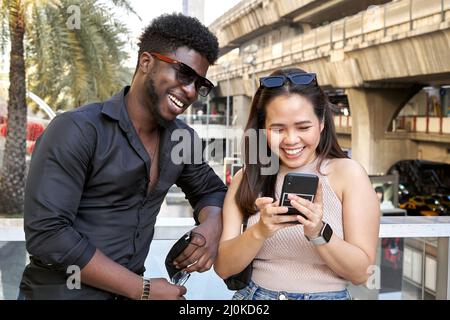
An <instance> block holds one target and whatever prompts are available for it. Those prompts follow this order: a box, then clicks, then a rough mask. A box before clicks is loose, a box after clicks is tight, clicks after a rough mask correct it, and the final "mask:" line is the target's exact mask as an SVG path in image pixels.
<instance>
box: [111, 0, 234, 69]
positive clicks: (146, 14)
mask: <svg viewBox="0 0 450 320" xmlns="http://www.w3.org/2000/svg"><path fill="white" fill-rule="evenodd" d="M129 1H130V3H131V5H132V6H133V8H134V9H135V11H136V12H137V13H138V15H139V16H140V17H141V19H142V21H140V20H139V19H138V18H137V17H136V16H135V15H127V14H124V13H120V14H119V15H118V18H119V19H120V20H121V21H123V22H124V23H125V24H126V25H127V26H128V28H129V29H130V33H131V34H130V41H131V45H129V46H127V51H129V53H130V59H129V61H128V63H127V65H129V66H130V67H133V68H134V66H135V59H136V56H135V53H136V52H137V46H136V44H137V39H138V37H139V35H140V34H141V32H142V31H143V28H145V26H146V25H148V24H149V23H150V21H151V20H152V19H153V18H155V17H157V16H159V15H161V14H163V13H172V12H181V11H182V6H183V0H129ZM240 1H241V0H205V13H204V14H205V16H204V19H205V21H204V23H205V25H207V26H208V25H210V24H211V23H212V22H213V21H214V20H215V19H216V18H218V17H220V16H221V15H222V14H224V13H225V12H226V11H228V10H229V9H231V8H232V7H234V6H235V5H236V4H237V3H239V2H240Z"/></svg>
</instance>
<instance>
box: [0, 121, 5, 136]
mask: <svg viewBox="0 0 450 320" xmlns="http://www.w3.org/2000/svg"><path fill="white" fill-rule="evenodd" d="M0 136H3V137H6V123H3V124H0Z"/></svg>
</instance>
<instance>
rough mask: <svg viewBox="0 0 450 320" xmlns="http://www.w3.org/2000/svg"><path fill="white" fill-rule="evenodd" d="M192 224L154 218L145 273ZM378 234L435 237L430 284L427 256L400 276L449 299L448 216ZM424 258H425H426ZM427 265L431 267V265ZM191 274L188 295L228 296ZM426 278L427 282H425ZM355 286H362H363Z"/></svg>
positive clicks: (15, 235)
mask: <svg viewBox="0 0 450 320" xmlns="http://www.w3.org/2000/svg"><path fill="white" fill-rule="evenodd" d="M193 227H194V220H193V219H192V218H164V217H159V218H158V220H157V222H156V226H155V235H154V242H153V244H152V247H151V249H150V253H149V257H148V258H147V260H148V263H149V264H150V265H152V270H147V272H149V275H151V276H165V270H164V267H163V266H164V257H165V254H166V253H167V252H168V250H169V249H170V246H171V245H172V244H173V243H174V241H175V240H176V239H178V238H179V237H181V236H182V235H183V234H184V233H185V232H187V231H188V230H190V229H192V228H193ZM379 236H380V239H383V238H406V239H414V238H430V237H432V238H437V245H436V256H434V257H432V259H431V260H435V262H436V265H435V266H434V271H433V272H434V273H435V274H434V275H432V277H431V278H432V279H434V282H433V283H432V284H431V285H430V281H429V280H427V279H426V277H425V272H426V269H425V267H427V265H426V263H429V261H431V260H430V258H429V256H425V255H424V256H423V257H422V258H421V259H422V260H420V263H419V264H420V265H421V267H420V266H419V267H420V272H421V275H420V277H417V276H415V275H414V274H410V273H411V272H410V271H411V270H412V268H417V266H414V265H412V266H411V265H408V270H404V274H403V277H404V278H406V279H408V277H411V278H412V279H413V280H414V279H415V280H417V279H418V278H420V280H421V281H420V283H419V285H423V286H425V285H428V286H431V287H432V288H434V289H435V290H434V292H435V296H436V299H447V300H448V299H450V281H449V280H450V273H449V266H450V260H449V257H450V254H449V250H450V247H449V237H450V217H408V216H403V217H381V224H380V233H379ZM5 241H6V242H9V241H14V242H16V241H21V242H23V241H25V235H24V233H23V220H22V219H0V244H1V243H2V242H5ZM0 250H1V246H0ZM408 250H409V251H408ZM414 251H415V250H414V249H411V248H409V247H406V246H405V252H404V254H405V256H407V255H411V254H414V253H415V252H414ZM426 258H427V259H428V260H426ZM407 259H409V258H407ZM150 262H151V263H150ZM146 265H147V262H146ZM155 265H156V266H155ZM430 265H431V264H430ZM404 266H406V265H404ZM431 266H432V267H433V265H431ZM428 267H430V266H428ZM148 269H150V268H148ZM17 272H19V273H20V272H22V270H17ZM195 277H197V279H196V282H197V283H196V285H195V286H196V289H195V290H197V292H196V293H195V292H192V294H193V296H191V298H194V299H196V298H198V299H202V298H205V297H207V298H206V299H208V297H209V299H212V298H214V297H216V298H218V299H221V298H222V299H223V298H225V299H228V298H230V297H231V295H232V294H231V292H230V291H228V290H227V289H226V287H225V286H224V284H223V282H222V281H221V280H220V279H219V278H218V277H217V275H215V274H214V271H212V270H210V271H208V273H206V274H202V275H201V274H199V275H195ZM426 280H427V283H425V281H426ZM416 282H418V281H416ZM206 283H207V284H208V288H209V289H208V290H210V291H211V292H209V293H206V292H202V291H201V290H202V288H203V289H204V288H205V285H206ZM188 285H189V284H188ZM416 285H417V284H416ZM359 287H361V288H363V287H364V288H366V287H365V286H359ZM188 289H189V287H188ZM198 290H200V291H198ZM375 291H376V290H375ZM377 297H378V295H376V297H375V298H377ZM356 298H358V297H356ZM360 298H361V297H360ZM362 298H368V297H362ZM369 298H370V297H369Z"/></svg>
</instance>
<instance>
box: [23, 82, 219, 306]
mask: <svg viewBox="0 0 450 320" xmlns="http://www.w3.org/2000/svg"><path fill="white" fill-rule="evenodd" d="M128 90H129V87H125V88H124V89H123V90H122V91H121V92H120V93H118V94H117V95H115V96H114V97H112V98H111V99H110V100H108V101H106V102H104V103H95V104H90V105H86V106H84V107H81V108H78V109H75V110H72V111H69V112H65V113H63V114H61V115H59V116H57V117H56V118H55V119H54V120H53V121H52V122H51V123H50V124H49V126H48V127H47V129H46V130H45V132H44V133H43V135H41V136H40V137H39V139H38V141H37V143H36V147H35V149H34V152H33V157H32V160H31V164H30V170H29V175H28V180H27V184H26V190H25V214H24V226H25V235H26V245H27V250H28V252H29V253H30V255H31V256H32V262H31V263H30V264H29V265H28V266H27V267H26V269H25V271H24V275H23V279H22V283H21V290H22V291H23V292H24V293H25V295H26V296H27V297H28V298H43V299H46V298H48V299H57V298H63V299H71V298H75V299H76V298H82V299H88V298H108V297H111V296H109V294H108V293H106V292H104V291H101V290H98V289H95V288H92V287H89V286H86V285H82V287H83V289H82V290H67V289H66V278H67V276H68V275H67V274H66V273H65V271H66V270H67V267H68V266H70V265H76V266H79V267H80V269H82V268H83V267H84V266H85V265H86V264H87V263H88V262H89V260H90V259H91V258H92V256H93V255H94V252H95V250H96V249H99V250H100V251H102V252H103V253H104V254H105V255H106V256H108V257H109V258H111V259H112V260H114V261H115V262H117V263H119V264H121V265H123V266H125V267H127V268H128V269H130V270H131V271H133V272H135V273H142V272H143V270H144V262H145V259H146V257H147V254H148V251H149V247H150V243H151V241H152V238H153V233H154V226H155V222H156V216H157V215H158V212H159V210H160V207H161V204H162V202H163V201H164V197H165V195H166V194H167V192H168V190H169V188H170V187H171V186H172V185H173V184H176V185H178V186H179V187H181V189H182V190H183V192H184V193H185V194H186V198H187V199H188V200H189V202H190V204H191V206H192V207H193V208H194V218H195V219H196V221H197V222H198V214H199V212H200V210H201V209H202V208H204V207H206V206H216V207H222V205H223V199H224V196H225V192H226V187H225V185H224V184H223V182H222V180H221V179H220V178H219V177H218V176H217V175H216V174H215V173H214V171H213V170H212V169H211V168H210V167H209V166H208V165H207V164H206V163H205V162H204V161H202V159H201V157H200V161H197V162H195V161H194V160H195V159H194V156H195V152H192V151H189V152H187V155H185V156H187V157H184V158H183V159H184V161H183V162H182V163H178V162H174V161H172V159H171V152H172V149H173V148H176V147H177V144H178V145H179V141H171V137H172V136H174V134H173V133H174V132H179V131H177V130H179V129H181V132H184V134H186V133H187V134H188V136H189V137H191V138H192V143H191V147H192V146H194V141H195V139H199V138H198V136H197V135H196V134H195V132H194V131H193V129H192V128H190V127H189V126H188V125H186V124H185V123H183V122H182V121H180V120H178V119H175V120H174V121H172V122H171V123H170V124H169V126H168V127H167V128H163V129H161V132H160V145H159V164H158V171H159V174H158V181H157V183H156V186H155V187H154V188H153V190H151V192H148V181H149V176H150V173H149V168H150V164H151V159H150V157H149V155H148V153H147V152H146V150H145V148H144V146H143V145H142V143H141V140H140V139H139V137H138V135H137V133H136V131H135V129H134V127H133V126H132V124H131V121H130V119H129V117H128V113H127V110H126V106H125V99H124V97H125V95H126V93H127V92H128ZM178 136H179V135H178ZM200 146H201V143H200ZM194 150H195V149H194ZM183 152H184V151H183ZM197 152H200V153H201V152H202V150H201V149H200V150H197ZM197 160H198V159H197ZM44 279H45V280H44ZM46 283H48V284H52V285H53V287H55V283H56V284H60V286H59V287H58V286H56V287H55V288H53V287H52V286H51V285H49V286H46Z"/></svg>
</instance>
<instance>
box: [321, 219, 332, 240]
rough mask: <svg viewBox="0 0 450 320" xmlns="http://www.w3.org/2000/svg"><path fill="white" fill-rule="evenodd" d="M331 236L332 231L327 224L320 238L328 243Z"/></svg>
mask: <svg viewBox="0 0 450 320" xmlns="http://www.w3.org/2000/svg"><path fill="white" fill-rule="evenodd" d="M332 235H333V229H331V227H330V225H329V224H328V223H327V225H326V226H325V228H324V229H323V234H322V237H323V238H324V239H325V241H326V242H329V241H330V239H331V236H332Z"/></svg>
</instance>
